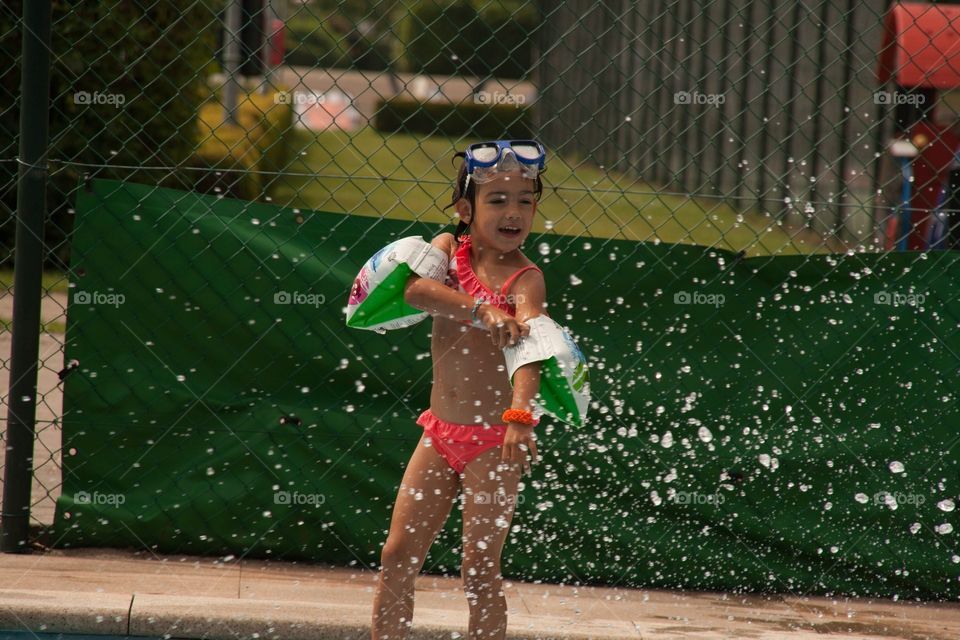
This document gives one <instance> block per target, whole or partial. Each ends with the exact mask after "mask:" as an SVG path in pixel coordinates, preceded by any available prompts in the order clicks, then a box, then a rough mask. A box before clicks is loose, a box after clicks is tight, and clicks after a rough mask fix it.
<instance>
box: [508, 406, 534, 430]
mask: <svg viewBox="0 0 960 640" xmlns="http://www.w3.org/2000/svg"><path fill="white" fill-rule="evenodd" d="M500 419H501V420H503V421H504V423H506V422H516V423H518V424H525V425H528V426H534V425H536V424H537V422H539V421H538V420H534V419H533V414H532V413H530V412H529V411H527V410H525V409H507V410H506V411H504V412H503V415H501V416H500Z"/></svg>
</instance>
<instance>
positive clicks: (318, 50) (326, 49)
mask: <svg viewBox="0 0 960 640" xmlns="http://www.w3.org/2000/svg"><path fill="white" fill-rule="evenodd" d="M376 4H377V3H375V2H372V1H360V2H345V3H337V2H331V1H327V2H314V3H312V4H308V5H304V6H303V7H301V8H299V9H296V10H294V12H293V13H292V14H291V15H290V16H289V18H288V20H287V54H286V56H285V59H286V63H287V64H290V65H297V66H308V67H336V68H352V69H366V70H371V71H383V70H385V69H387V68H389V65H390V49H391V42H392V40H393V37H392V34H391V33H390V32H389V25H387V24H384V23H382V22H380V21H378V20H377V17H378V16H379V13H378V8H377V7H376V6H374V5H376ZM337 5H341V6H340V7H338V6H337Z"/></svg>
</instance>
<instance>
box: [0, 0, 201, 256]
mask: <svg viewBox="0 0 960 640" xmlns="http://www.w3.org/2000/svg"><path fill="white" fill-rule="evenodd" d="M22 2H23V0H6V2H5V4H6V5H7V7H6V8H5V9H4V10H3V11H0V41H2V42H3V46H0V157H4V158H11V157H14V156H16V155H17V149H18V132H19V111H20V110H19V96H20V68H19V67H20V55H21V53H20V50H21V26H20V24H19V18H18V17H19V16H20V15H21V14H22ZM210 4H211V3H198V2H194V1H193V0H157V1H156V2H151V3H149V5H142V4H141V3H132V2H125V1H123V0H101V1H100V2H67V1H66V0H54V2H53V14H52V23H53V27H52V29H51V31H52V35H51V38H52V42H51V45H52V46H51V49H52V51H53V55H52V56H51V59H50V62H51V80H50V100H51V106H50V137H49V140H50V143H49V158H51V159H57V160H68V161H74V162H82V163H91V164H114V165H130V166H133V165H137V166H161V165H162V166H171V165H176V164H178V163H180V162H181V161H183V160H184V159H185V158H188V157H189V156H190V155H191V154H192V152H193V150H194V147H195V145H196V141H195V140H194V138H193V137H192V136H190V135H185V133H186V132H188V131H193V130H194V125H195V114H196V109H197V106H198V104H199V103H200V102H201V91H202V89H201V87H202V75H201V74H200V70H201V69H202V68H203V67H204V65H206V64H207V63H208V62H209V61H210V60H211V59H213V58H214V53H215V52H214V43H215V41H216V31H217V29H218V28H219V24H218V23H217V21H216V10H217V9H218V8H219V5H216V6H205V5H210ZM78 92H86V93H87V94H89V95H90V96H91V98H92V100H94V99H95V98H94V96H96V95H100V96H104V95H107V96H112V98H110V101H109V102H101V103H96V104H95V103H91V104H78V102H77V101H76V100H75V95H76V94H77V93H78ZM121 101H122V104H120V102H121ZM84 173H89V174H90V175H91V176H93V177H104V178H118V179H127V180H134V181H139V182H146V183H150V184H158V185H163V186H169V187H179V188H184V187H186V188H189V186H190V185H189V176H185V175H178V174H177V173H173V172H165V171H149V170H127V169H97V168H93V167H91V168H85V167H75V166H63V165H61V164H57V163H53V165H52V172H51V178H50V183H49V189H48V195H47V207H48V211H49V216H48V221H47V224H46V229H45V239H46V244H47V246H48V247H49V249H48V252H49V255H47V256H46V257H45V262H46V263H47V264H48V265H51V266H54V267H61V268H62V266H63V264H64V263H66V262H67V261H68V252H69V246H68V243H67V242H66V237H67V235H68V234H69V232H70V229H71V227H72V220H73V218H72V213H71V208H72V206H73V205H72V202H73V191H74V190H75V189H76V188H77V184H78V180H79V179H80V178H81V177H82V175H83V174H84ZM15 198H16V165H13V164H10V163H0V264H4V263H7V262H8V261H9V260H11V258H12V256H11V253H10V252H11V251H12V245H13V236H14V228H15V224H14V218H13V216H14V213H13V212H14V207H15Z"/></svg>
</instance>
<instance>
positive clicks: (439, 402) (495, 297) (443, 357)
mask: <svg viewBox="0 0 960 640" xmlns="http://www.w3.org/2000/svg"><path fill="white" fill-rule="evenodd" d="M469 243H470V241H469V236H467V237H465V238H464V239H463V242H461V244H460V245H459V247H458V250H457V251H456V252H455V254H454V256H452V257H451V260H450V267H449V269H448V270H447V279H446V281H445V282H444V284H446V285H447V286H448V287H450V288H452V289H456V290H458V291H461V292H463V293H468V294H470V295H474V296H476V295H485V296H486V297H487V299H488V300H489V301H490V303H491V304H494V305H496V306H497V307H499V308H501V309H503V310H505V311H507V313H509V314H510V315H513V316H515V315H516V306H515V305H514V304H512V302H513V300H512V296H511V293H510V292H511V288H512V287H513V283H514V282H516V280H517V277H518V276H519V275H520V273H523V272H525V271H527V270H528V269H529V268H530V267H532V268H534V269H537V267H536V265H533V263H531V262H530V261H529V260H526V259H524V264H522V265H519V266H518V265H516V264H511V265H503V266H498V267H497V268H496V269H494V270H493V271H492V272H491V273H486V272H484V273H482V274H480V273H476V272H475V271H474V270H473V265H472V263H471V261H470V253H469ZM504 285H506V286H504ZM430 351H431V354H432V356H433V388H432V390H431V392H430V408H431V410H432V411H433V413H434V414H436V415H437V417H439V418H441V419H442V420H448V421H450V422H455V423H458V424H478V425H479V424H483V423H484V422H487V423H489V424H502V422H503V421H502V420H501V419H500V415H501V414H502V413H503V411H504V409H509V408H510V404H511V402H512V399H513V389H512V388H511V386H510V381H509V380H508V379H507V365H506V360H505V359H504V356H503V351H502V350H500V349H498V348H497V347H496V346H494V344H493V341H492V339H491V337H490V332H489V331H486V330H484V329H478V328H476V327H472V326H467V325H464V324H461V323H459V322H457V321H456V320H451V319H449V318H443V317H440V316H434V317H433V336H432V339H431V345H430Z"/></svg>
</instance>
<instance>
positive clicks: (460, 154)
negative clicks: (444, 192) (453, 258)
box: [444, 151, 547, 244]
mask: <svg viewBox="0 0 960 640" xmlns="http://www.w3.org/2000/svg"><path fill="white" fill-rule="evenodd" d="M456 158H463V162H461V163H460V170H459V171H458V172H457V183H456V184H455V185H454V186H453V197H452V198H451V199H450V204H448V205H447V206H445V207H444V209H449V208H450V207H452V206H453V205H455V204H457V201H458V200H459V199H460V198H466V200H467V202H469V203H470V209H471V210H472V211H473V215H476V214H477V183H476V182H474V181H473V180H471V181H470V184H468V185H467V186H466V189H464V184H466V182H467V152H466V151H457V152H456V153H455V154H453V157H452V158H450V162H453V161H454V160H455V159H456ZM546 170H547V168H546V167H544V168H543V169H541V170H540V172H539V173H538V174H537V180H536V184H535V186H534V188H533V195H534V197H535V198H536V199H537V201H538V202H539V201H540V196H541V195H542V194H543V181H542V180H541V179H540V176H541V175H542V174H543V173H545V172H546ZM470 221H471V222H473V218H471V219H470ZM469 228H470V225H469V224H467V223H465V222H464V221H463V220H458V221H457V230H456V231H454V232H453V237H454V239H455V240H456V241H457V243H458V244H459V243H460V236H462V235H463V234H464V233H465V232H466V231H467V229H469Z"/></svg>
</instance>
